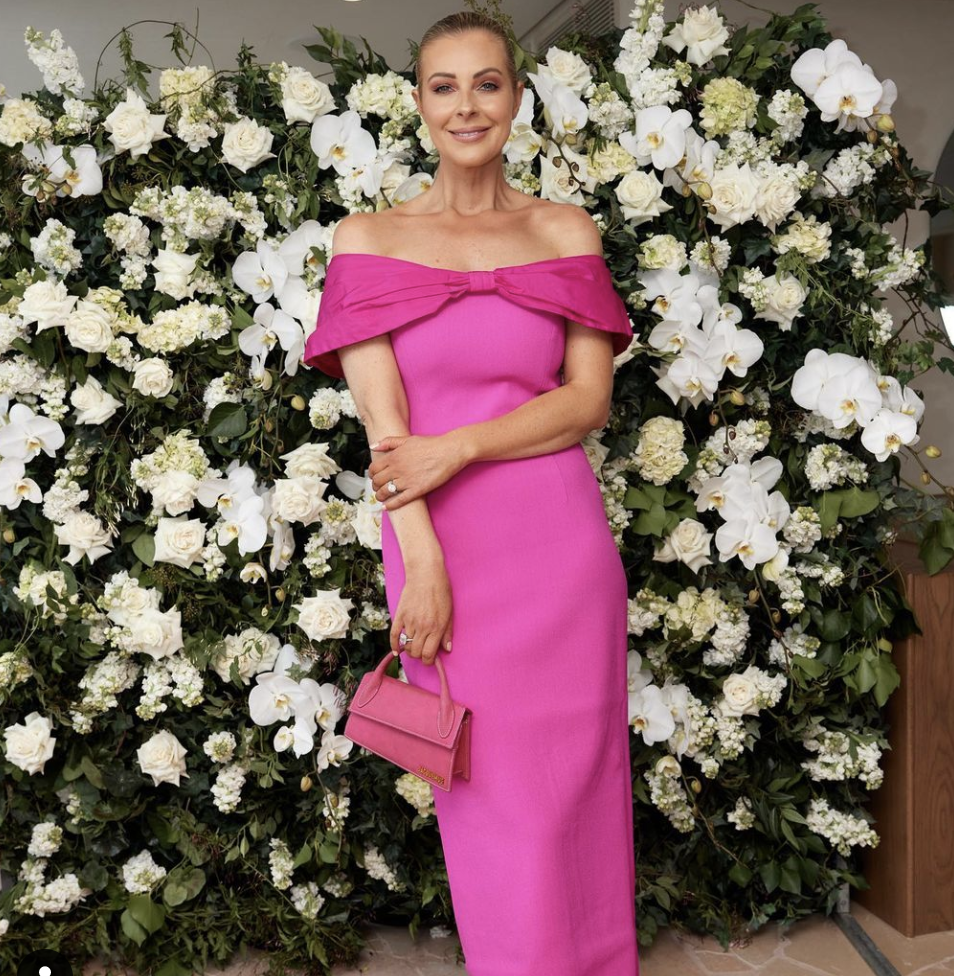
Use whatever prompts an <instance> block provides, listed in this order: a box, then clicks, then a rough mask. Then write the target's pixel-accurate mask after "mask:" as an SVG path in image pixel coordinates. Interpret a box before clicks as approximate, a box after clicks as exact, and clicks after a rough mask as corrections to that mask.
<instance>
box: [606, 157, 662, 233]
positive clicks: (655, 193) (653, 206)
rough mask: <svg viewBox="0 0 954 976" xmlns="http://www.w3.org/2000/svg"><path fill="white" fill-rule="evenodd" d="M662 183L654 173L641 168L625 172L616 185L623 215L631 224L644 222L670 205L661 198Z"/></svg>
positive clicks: (635, 224) (636, 224) (656, 215)
mask: <svg viewBox="0 0 954 976" xmlns="http://www.w3.org/2000/svg"><path fill="white" fill-rule="evenodd" d="M662 191H663V185H662V183H660V182H659V180H658V179H656V174H655V173H651V172H646V171H645V170H641V169H634V170H632V171H631V172H629V173H627V174H626V175H625V176H624V177H623V178H622V179H621V180H620V181H619V183H617V185H616V196H617V199H618V200H619V202H620V206H621V207H622V210H623V216H624V217H625V218H626V220H628V221H629V222H630V223H631V224H632V225H633V226H638V225H639V224H644V223H646V221H647V220H652V219H653V217H658V216H659V215H660V214H662V213H665V212H666V211H667V210H672V207H671V206H670V205H669V204H668V203H665V202H664V201H663V199H662Z"/></svg>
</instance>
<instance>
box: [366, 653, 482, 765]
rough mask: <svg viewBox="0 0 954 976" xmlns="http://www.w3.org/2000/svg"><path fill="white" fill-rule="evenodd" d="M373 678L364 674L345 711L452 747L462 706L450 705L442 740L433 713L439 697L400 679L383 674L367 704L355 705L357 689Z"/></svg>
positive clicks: (370, 672) (454, 703)
mask: <svg viewBox="0 0 954 976" xmlns="http://www.w3.org/2000/svg"><path fill="white" fill-rule="evenodd" d="M373 675H374V672H373V671H368V672H367V673H366V674H365V675H364V676H363V677H362V678H361V683H360V684H359V685H358V688H357V691H356V692H355V694H354V696H353V697H352V699H351V701H350V702H349V703H348V711H349V712H357V713H358V714H359V715H366V716H367V717H368V718H372V719H374V720H375V721H377V722H381V723H383V724H384V725H389V726H391V727H392V728H395V729H401V730H402V731H404V732H408V733H410V734H411V735H418V736H420V737H421V738H423V739H427V740H428V741H430V742H437V743H440V744H442V745H447V746H448V747H449V746H451V745H453V744H454V741H455V740H456V738H457V733H458V730H459V729H460V723H461V722H462V721H463V719H464V714H465V713H466V712H467V711H468V709H467V706H466V705H462V704H460V702H452V704H453V706H454V716H453V720H452V722H451V727H450V731H449V732H448V734H447V736H446V737H444V736H442V735H441V734H440V732H439V731H438V728H437V713H438V710H439V708H440V703H441V696H440V695H438V694H436V693H435V692H433V691H428V690H427V689H426V688H418V687H417V686H416V685H412V684H408V682H406V681H401V679H400V678H392V677H390V675H384V677H383V678H382V679H381V686H380V688H379V689H378V691H377V693H376V694H375V695H374V697H373V698H372V699H371V701H369V702H367V703H365V704H364V705H358V704H356V703H357V700H358V698H359V697H360V695H361V689H362V688H363V687H364V685H365V683H366V682H370V680H371V679H372V677H373Z"/></svg>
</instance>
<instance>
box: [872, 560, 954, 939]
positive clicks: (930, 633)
mask: <svg viewBox="0 0 954 976" xmlns="http://www.w3.org/2000/svg"><path fill="white" fill-rule="evenodd" d="M899 555H900V554H899ZM906 555H908V556H909V554H906ZM898 563H899V564H901V565H904V567H905V569H906V570H907V571H906V572H905V573H904V581H905V587H906V593H907V598H908V602H909V603H910V604H911V606H912V607H913V608H914V611H915V613H916V615H917V617H918V621H919V623H920V625H921V629H922V630H923V631H924V633H923V635H921V636H914V637H911V638H908V639H907V640H905V641H902V642H899V643H898V644H897V645H896V646H895V650H894V654H893V659H894V662H895V664H896V665H897V667H898V671H899V672H900V674H901V686H900V688H899V689H898V690H897V691H896V692H895V693H894V695H892V697H891V699H890V700H889V702H888V711H887V715H888V721H889V722H890V724H891V728H890V732H889V739H890V742H891V746H892V748H891V750H890V751H888V752H886V753H885V757H884V760H883V762H884V770H885V777H884V783H883V784H882V786H881V788H880V789H878V790H876V791H875V792H874V793H873V794H872V805H871V810H872V813H873V814H874V816H875V817H876V818H877V822H876V824H875V829H876V830H877V831H878V833H879V834H880V836H881V843H880V844H879V846H878V847H877V848H875V850H873V851H868V852H866V854H865V857H864V861H863V863H864V871H865V876H866V878H867V879H868V882H869V884H870V885H871V889H870V890H869V891H864V892H858V893H856V894H855V895H854V897H855V900H856V901H858V902H859V903H861V904H862V905H864V906H865V907H866V908H868V909H869V910H870V911H872V912H874V914H875V915H877V916H878V917H879V918H882V919H883V920H884V921H886V922H887V923H888V924H889V925H891V926H893V927H894V928H896V929H897V930H898V931H899V932H901V933H903V934H904V935H906V936H909V937H911V936H915V935H924V934H926V933H929V932H939V931H946V930H950V929H954V829H952V824H954V573H952V572H945V573H942V574H939V575H937V576H927V575H926V574H925V573H924V572H923V570H921V571H917V570H916V569H915V568H914V566H913V564H912V561H911V559H910V558H904V556H902V557H901V558H899V559H898ZM952 568H954V567H952Z"/></svg>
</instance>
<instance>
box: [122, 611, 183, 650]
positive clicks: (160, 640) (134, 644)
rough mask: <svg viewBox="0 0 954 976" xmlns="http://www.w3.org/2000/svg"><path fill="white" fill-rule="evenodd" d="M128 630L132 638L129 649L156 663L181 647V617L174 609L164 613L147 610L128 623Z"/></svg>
mask: <svg viewBox="0 0 954 976" xmlns="http://www.w3.org/2000/svg"><path fill="white" fill-rule="evenodd" d="M129 630H130V631H131V633H132V635H133V638H134V639H133V640H132V641H131V642H130V647H129V649H130V650H131V651H134V652H141V653H143V654H148V655H149V656H150V657H151V658H153V659H154V660H156V661H158V660H159V659H160V658H163V657H171V656H172V655H173V654H175V652H176V651H178V650H179V649H180V648H181V647H182V615H181V614H180V613H179V611H178V610H176V609H175V607H173V608H172V609H171V610H166V611H165V612H163V611H162V610H155V609H152V608H148V609H146V610H145V611H143V612H142V613H141V614H139V616H137V617H134V618H133V619H132V620H130V621H129Z"/></svg>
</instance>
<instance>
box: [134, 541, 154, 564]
mask: <svg viewBox="0 0 954 976" xmlns="http://www.w3.org/2000/svg"><path fill="white" fill-rule="evenodd" d="M132 551H133V552H134V553H135V554H136V558H137V559H138V560H139V561H140V562H141V563H143V565H145V566H149V567H150V568H151V567H152V566H154V565H155V563H156V537H155V536H154V535H151V534H150V533H148V532H143V533H142V534H141V535H138V536H136V538H135V539H133V544H132Z"/></svg>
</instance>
